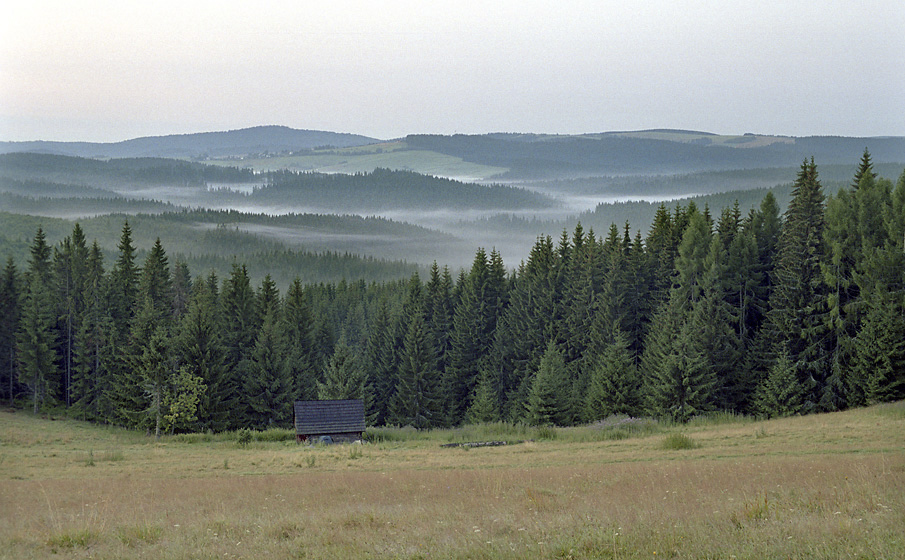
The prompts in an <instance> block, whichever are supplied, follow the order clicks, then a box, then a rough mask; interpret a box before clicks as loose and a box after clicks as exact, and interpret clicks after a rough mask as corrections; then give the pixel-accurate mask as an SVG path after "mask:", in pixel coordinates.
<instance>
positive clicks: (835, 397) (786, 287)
mask: <svg viewBox="0 0 905 560" xmlns="http://www.w3.org/2000/svg"><path fill="white" fill-rule="evenodd" d="M824 229H825V217H824V196H823V189H822V187H821V185H820V182H819V181H818V179H817V166H816V165H815V164H814V160H813V159H812V160H811V161H810V162H807V161H806V162H805V163H803V164H802V166H801V170H800V171H799V173H798V178H797V179H796V181H795V184H794V185H793V188H792V200H791V202H790V203H789V208H788V210H787V211H786V214H785V222H784V223H783V228H782V233H781V234H780V238H779V244H778V248H777V254H776V267H775V268H774V273H773V293H772V295H771V298H770V313H769V319H770V327H771V330H772V333H773V339H772V340H773V344H780V345H782V346H783V347H785V348H787V349H788V351H789V353H790V359H791V362H792V363H793V364H795V367H796V371H797V379H798V383H800V384H801V385H802V386H804V385H805V384H809V385H810V384H811V383H810V381H811V380H813V381H814V383H813V388H814V389H813V391H812V393H811V394H809V395H808V396H807V399H806V402H807V403H809V404H808V406H812V407H816V408H817V409H819V410H834V409H836V408H838V407H839V406H840V404H841V403H840V397H841V395H840V393H841V379H839V378H838V377H837V376H836V375H833V374H834V373H835V374H838V373H839V372H838V371H836V372H834V371H833V370H832V368H831V361H830V353H831V352H830V347H829V346H828V343H829V342H830V341H831V338H830V337H829V336H828V332H827V324H828V323H827V286H826V284H825V282H824V276H823V270H822V266H823V265H824V263H825V261H826V258H827V256H826V254H827V253H826V245H825V240H824Z"/></svg>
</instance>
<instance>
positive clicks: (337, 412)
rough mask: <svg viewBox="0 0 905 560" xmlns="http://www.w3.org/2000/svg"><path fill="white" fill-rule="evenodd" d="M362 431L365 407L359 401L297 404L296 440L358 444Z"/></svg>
mask: <svg viewBox="0 0 905 560" xmlns="http://www.w3.org/2000/svg"><path fill="white" fill-rule="evenodd" d="M364 431H365V407H364V403H363V402H362V400H361V399H350V400H337V401H296V402H295V439H296V441H298V442H303V441H309V440H312V439H313V440H314V441H317V440H319V439H321V438H324V439H326V438H330V439H329V441H335V442H339V441H356V440H360V439H361V438H362V436H363V435H364Z"/></svg>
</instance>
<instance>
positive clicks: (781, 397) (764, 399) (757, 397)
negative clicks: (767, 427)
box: [754, 348, 808, 418]
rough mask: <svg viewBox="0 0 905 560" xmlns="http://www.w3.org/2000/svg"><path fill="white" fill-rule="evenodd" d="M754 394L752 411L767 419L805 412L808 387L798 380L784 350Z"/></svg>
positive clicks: (794, 368)
mask: <svg viewBox="0 0 905 560" xmlns="http://www.w3.org/2000/svg"><path fill="white" fill-rule="evenodd" d="M777 354H778V356H779V357H778V359H777V360H776V363H775V364H773V367H771V368H770V372H769V374H768V375H767V377H766V378H765V379H764V381H763V382H762V383H761V385H760V386H759V387H758V388H757V392H756V393H755V394H754V409H755V410H756V411H757V412H759V413H760V414H762V415H764V416H768V417H771V418H772V417H782V416H791V415H793V414H800V413H802V412H804V411H806V410H807V408H808V407H807V405H806V399H807V397H808V387H807V386H806V385H803V384H802V383H801V382H800V381H799V379H798V373H797V368H796V367H795V364H794V363H793V362H792V357H791V355H790V353H789V351H788V350H787V349H785V348H782V349H780V350H779V351H778V352H777Z"/></svg>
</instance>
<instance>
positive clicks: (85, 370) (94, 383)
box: [72, 241, 115, 420]
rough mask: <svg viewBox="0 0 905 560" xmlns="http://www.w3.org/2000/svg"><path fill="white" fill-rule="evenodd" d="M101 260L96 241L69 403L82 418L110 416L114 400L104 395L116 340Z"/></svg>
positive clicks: (89, 269)
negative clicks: (70, 401) (111, 400)
mask: <svg viewBox="0 0 905 560" xmlns="http://www.w3.org/2000/svg"><path fill="white" fill-rule="evenodd" d="M103 261H104V258H103V253H101V249H100V246H99V245H98V243H97V241H95V242H94V243H93V244H92V245H91V250H90V252H89V255H88V267H87V270H86V276H85V283H84V292H83V294H84V310H83V312H82V313H81V317H80V319H79V322H78V325H77V330H76V335H75V339H74V342H73V346H74V351H75V357H74V371H75V375H74V376H73V385H72V406H73V408H75V409H76V410H77V411H78V412H79V414H80V415H81V416H82V417H83V418H88V419H93V420H109V419H110V418H111V417H112V416H113V404H112V403H111V402H110V401H109V399H108V398H107V391H106V389H107V387H109V386H110V384H111V383H112V375H111V364H112V363H113V361H114V355H113V353H112V351H113V349H114V348H115V342H114V340H113V337H114V333H113V323H112V319H111V317H110V315H109V313H110V309H109V301H108V298H107V294H108V291H107V277H106V275H105V273H104V264H103Z"/></svg>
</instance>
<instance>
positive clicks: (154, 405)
mask: <svg viewBox="0 0 905 560" xmlns="http://www.w3.org/2000/svg"><path fill="white" fill-rule="evenodd" d="M146 301H148V300H146ZM150 308H151V305H150V303H146V310H145V313H147V314H148V315H152V314H153V313H149V311H150ZM168 341H169V338H168V335H167V332H166V330H165V329H164V328H163V327H157V328H155V329H153V331H152V333H151V337H150V338H149V339H148V340H147V342H146V343H144V344H142V345H141V354H139V355H138V356H137V357H136V359H135V361H134V364H135V371H136V374H137V380H138V382H139V387H141V388H142V389H143V390H144V407H143V408H141V409H138V410H136V411H134V412H135V413H137V414H135V416H136V418H141V417H143V418H141V419H139V420H138V425H139V426H147V425H150V427H151V428H152V429H153V430H154V437H155V438H157V439H160V433H161V431H162V430H163V429H164V415H165V414H166V413H167V410H166V402H165V401H166V399H167V397H168V395H167V393H168V390H169V389H170V387H169V382H170V376H171V375H172V374H173V362H172V359H171V358H170V355H169V347H168Z"/></svg>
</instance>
